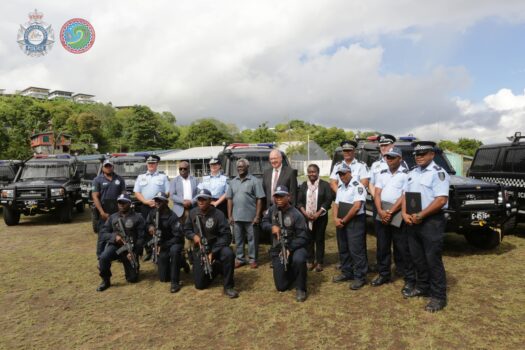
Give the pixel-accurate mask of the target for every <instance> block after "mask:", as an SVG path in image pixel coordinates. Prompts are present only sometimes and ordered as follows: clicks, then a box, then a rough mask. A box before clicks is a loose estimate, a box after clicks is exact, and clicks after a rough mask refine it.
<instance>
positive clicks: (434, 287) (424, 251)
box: [407, 213, 447, 300]
mask: <svg viewBox="0 0 525 350" xmlns="http://www.w3.org/2000/svg"><path fill="white" fill-rule="evenodd" d="M445 225H446V219H445V216H444V215H443V213H439V214H436V215H433V216H430V217H427V218H426V219H424V220H423V222H422V223H421V224H419V225H412V226H409V225H407V233H408V246H409V248H410V255H411V256H412V261H413V262H414V265H415V267H416V272H417V278H416V287H417V288H419V289H421V290H423V291H429V292H430V296H431V297H434V298H436V299H442V300H446V299H447V277H446V274H445V266H444V265H443V259H442V251H443V239H444V236H445Z"/></svg>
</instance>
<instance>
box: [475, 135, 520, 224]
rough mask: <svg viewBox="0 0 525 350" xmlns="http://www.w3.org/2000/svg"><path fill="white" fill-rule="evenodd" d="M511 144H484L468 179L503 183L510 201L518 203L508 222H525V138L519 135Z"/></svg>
mask: <svg viewBox="0 0 525 350" xmlns="http://www.w3.org/2000/svg"><path fill="white" fill-rule="evenodd" d="M509 139H511V142H505V143H499V144H493V145H483V146H481V147H480V148H479V149H478V150H477V151H476V154H474V159H473V161H472V164H471V166H470V169H469V171H468V172H467V176H469V177H471V178H475V179H480V180H483V181H487V182H492V183H496V184H501V185H503V186H505V188H506V196H508V198H509V201H511V202H516V208H515V213H516V214H517V215H513V216H512V219H511V220H510V222H509V225H508V226H509V227H514V226H515V225H516V222H517V221H519V222H525V136H522V135H521V132H516V133H515V134H514V136H513V137H510V138H509Z"/></svg>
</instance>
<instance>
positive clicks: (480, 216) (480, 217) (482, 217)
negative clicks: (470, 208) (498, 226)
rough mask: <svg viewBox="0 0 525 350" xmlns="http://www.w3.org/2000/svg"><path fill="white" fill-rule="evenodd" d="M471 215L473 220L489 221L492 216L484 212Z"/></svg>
mask: <svg viewBox="0 0 525 350" xmlns="http://www.w3.org/2000/svg"><path fill="white" fill-rule="evenodd" d="M470 215H471V219H472V220H487V219H488V218H490V214H489V213H487V212H484V211H478V212H475V213H472V214H470Z"/></svg>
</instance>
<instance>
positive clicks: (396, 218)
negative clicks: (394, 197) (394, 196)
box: [376, 201, 403, 227]
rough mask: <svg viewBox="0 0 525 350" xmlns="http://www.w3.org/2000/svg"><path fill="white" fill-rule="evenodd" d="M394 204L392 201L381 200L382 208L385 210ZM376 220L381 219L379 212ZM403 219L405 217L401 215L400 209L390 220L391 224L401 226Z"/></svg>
mask: <svg viewBox="0 0 525 350" xmlns="http://www.w3.org/2000/svg"><path fill="white" fill-rule="evenodd" d="M393 206H394V204H392V203H390V202H384V201H381V208H383V210H388V209H390V208H392V207H393ZM376 220H378V221H381V216H379V214H377V215H376ZM402 221H403V217H402V216H401V210H399V211H398V212H397V213H395V214H394V216H392V220H390V225H392V226H395V227H401V222H402Z"/></svg>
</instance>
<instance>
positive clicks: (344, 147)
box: [340, 140, 357, 151]
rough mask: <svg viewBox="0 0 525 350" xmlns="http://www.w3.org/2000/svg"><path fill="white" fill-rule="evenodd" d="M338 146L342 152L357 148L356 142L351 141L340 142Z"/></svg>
mask: <svg viewBox="0 0 525 350" xmlns="http://www.w3.org/2000/svg"><path fill="white" fill-rule="evenodd" d="M340 145H341V148H342V150H343V151H353V150H355V149H356V147H357V142H355V141H352V140H345V141H343V142H341V144H340Z"/></svg>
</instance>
